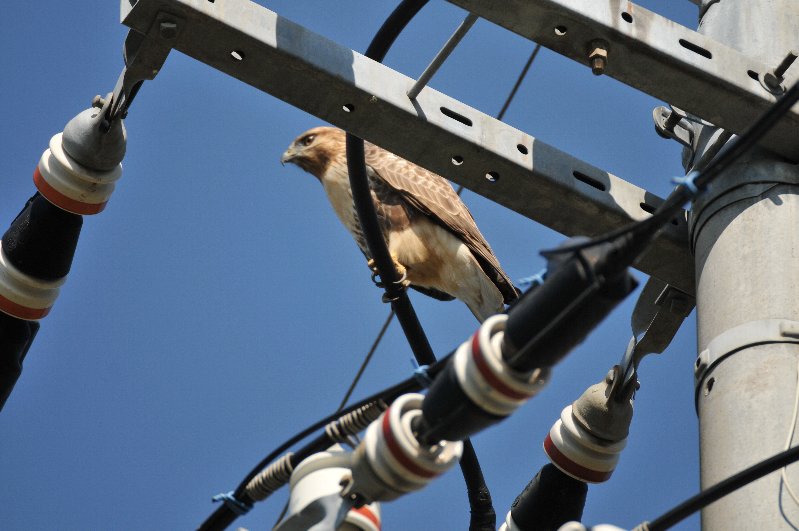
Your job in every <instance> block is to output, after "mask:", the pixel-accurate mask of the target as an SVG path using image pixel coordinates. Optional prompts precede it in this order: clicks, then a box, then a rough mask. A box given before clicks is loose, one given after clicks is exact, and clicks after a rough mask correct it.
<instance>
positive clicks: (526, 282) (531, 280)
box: [517, 268, 547, 288]
mask: <svg viewBox="0 0 799 531" xmlns="http://www.w3.org/2000/svg"><path fill="white" fill-rule="evenodd" d="M546 278H547V269H546V268H544V269H542V270H541V271H539V272H538V273H536V274H535V275H532V276H529V277H524V278H520V279H519V280H517V282H518V283H519V285H520V286H530V287H531V288H534V287H536V286H540V285H541V284H543V283H544V280H546Z"/></svg>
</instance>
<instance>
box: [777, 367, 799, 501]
mask: <svg viewBox="0 0 799 531" xmlns="http://www.w3.org/2000/svg"><path fill="white" fill-rule="evenodd" d="M797 414H799V363H798V364H797V366H796V392H795V393H794V398H793V413H791V427H790V428H789V429H788V437H787V439H786V440H785V449H786V450H788V449H790V448H791V443H792V442H793V436H794V433H795V432H796V416H797ZM780 479H781V481H782V484H783V486H784V487H785V491H786V492H787V493H788V495H789V496H790V497H791V499H792V500H793V502H794V503H795V504H796V505H797V506H799V497H797V496H796V493H795V492H794V490H793V488H792V487H791V484H790V483H789V482H788V465H786V466H784V467H782V470H780Z"/></svg>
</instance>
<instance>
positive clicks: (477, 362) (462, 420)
mask: <svg viewBox="0 0 799 531" xmlns="http://www.w3.org/2000/svg"><path fill="white" fill-rule="evenodd" d="M507 320H508V316H507V315H503V314H499V315H494V316H492V317H490V318H488V319H487V320H486V321H485V322H484V323H483V324H482V326H480V328H479V329H478V330H477V332H475V334H474V335H473V336H472V337H471V338H470V339H469V340H468V341H466V342H465V343H463V344H462V345H461V346H460V347H458V349H457V350H456V351H455V355H454V356H453V358H452V360H451V362H450V363H448V364H447V366H446V367H445V368H444V370H443V371H442V372H441V373H440V374H439V375H438V376H437V377H436V379H435V381H434V382H433V385H432V386H431V387H430V390H429V391H428V393H427V398H425V401H424V405H423V406H422V411H423V419H422V421H421V426H420V427H419V433H420V438H421V439H422V440H424V441H427V442H431V441H438V440H448V441H455V440H463V439H465V438H466V437H468V436H469V435H472V434H474V433H477V432H478V431H480V430H482V429H484V428H486V427H488V426H490V425H492V424H495V423H496V422H499V421H501V420H502V419H504V418H505V417H507V416H508V415H510V414H511V413H513V412H514V411H515V410H516V409H517V408H518V407H519V406H521V405H522V404H524V403H525V402H526V401H527V400H529V399H530V398H532V397H533V396H535V395H536V394H538V393H539V392H540V391H541V390H542V389H543V388H544V387H545V386H546V384H547V382H548V378H549V374H550V370H549V369H548V368H545V369H533V370H531V371H527V372H521V371H516V370H514V369H512V368H511V367H510V365H509V364H508V363H507V362H506V361H505V360H504V359H503V356H502V341H503V334H504V330H505V324H506V323H507Z"/></svg>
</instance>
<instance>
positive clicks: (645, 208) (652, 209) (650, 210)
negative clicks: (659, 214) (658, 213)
mask: <svg viewBox="0 0 799 531" xmlns="http://www.w3.org/2000/svg"><path fill="white" fill-rule="evenodd" d="M641 210H643V211H644V212H648V213H649V214H654V213H655V210H657V208H656V207H653V206H652V205H648V204H646V203H641Z"/></svg>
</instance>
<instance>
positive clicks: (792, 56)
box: [774, 50, 797, 78]
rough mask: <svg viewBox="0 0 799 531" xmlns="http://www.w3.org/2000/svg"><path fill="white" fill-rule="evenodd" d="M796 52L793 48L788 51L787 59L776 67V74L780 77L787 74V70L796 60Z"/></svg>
mask: <svg viewBox="0 0 799 531" xmlns="http://www.w3.org/2000/svg"><path fill="white" fill-rule="evenodd" d="M796 57H797V55H796V52H795V51H794V50H791V51H790V52H788V55H786V56H785V59H783V60H782V62H781V63H780V64H779V66H777V68H775V69H774V75H775V76H776V77H778V78H782V76H783V75H785V72H786V71H787V70H788V69H789V68H790V67H791V65H792V64H793V62H794V61H796Z"/></svg>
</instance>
